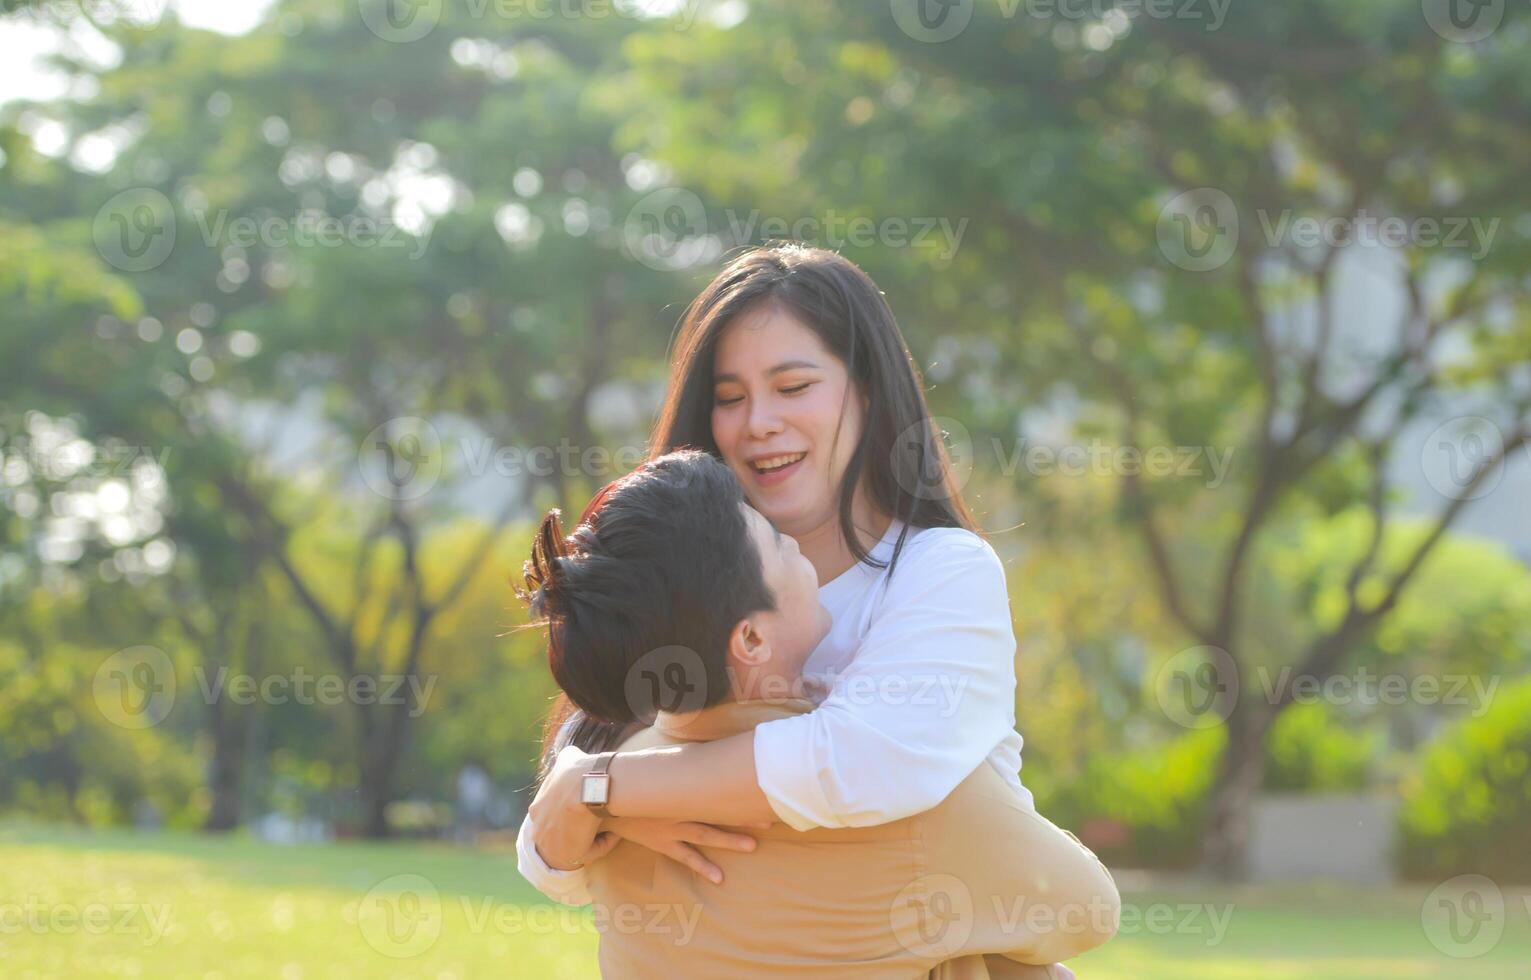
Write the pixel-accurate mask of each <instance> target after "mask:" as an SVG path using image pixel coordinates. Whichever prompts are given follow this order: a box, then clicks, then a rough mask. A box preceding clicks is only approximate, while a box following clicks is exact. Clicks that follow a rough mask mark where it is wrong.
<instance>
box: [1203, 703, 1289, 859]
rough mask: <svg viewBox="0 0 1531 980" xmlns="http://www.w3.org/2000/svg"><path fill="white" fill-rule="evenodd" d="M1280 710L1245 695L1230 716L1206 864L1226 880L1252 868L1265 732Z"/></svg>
mask: <svg viewBox="0 0 1531 980" xmlns="http://www.w3.org/2000/svg"><path fill="white" fill-rule="evenodd" d="M1274 719H1275V713H1274V712H1273V711H1271V710H1270V709H1269V708H1268V707H1267V706H1266V705H1263V704H1261V705H1255V704H1252V703H1251V702H1249V701H1246V700H1243V699H1241V700H1240V701H1239V703H1238V704H1237V705H1236V706H1235V708H1234V710H1233V713H1232V714H1230V715H1229V716H1228V723H1227V731H1228V744H1227V746H1226V747H1225V748H1224V750H1223V757H1222V760H1221V762H1220V763H1219V765H1218V773H1217V781H1216V782H1215V783H1214V784H1213V786H1212V794H1211V798H1210V800H1209V801H1208V812H1207V839H1206V843H1205V846H1204V848H1203V851H1202V870H1203V871H1204V872H1206V873H1208V874H1210V875H1213V876H1214V877H1216V878H1219V879H1221V880H1223V881H1230V882H1231V881H1241V880H1243V879H1244V878H1246V877H1247V874H1248V870H1249V869H1248V849H1249V817H1250V810H1251V809H1252V807H1253V804H1254V799H1255V795H1256V794H1257V793H1258V792H1259V791H1260V784H1261V783H1262V782H1263V781H1264V778H1265V734H1266V732H1268V731H1269V730H1270V725H1271V722H1272V721H1274Z"/></svg>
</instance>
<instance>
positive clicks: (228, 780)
mask: <svg viewBox="0 0 1531 980" xmlns="http://www.w3.org/2000/svg"><path fill="white" fill-rule="evenodd" d="M208 712H209V715H208V717H209V720H210V723H211V724H210V727H211V733H212V737H213V757H212V761H211V762H210V764H209V772H208V779H207V782H208V790H209V791H210V792H211V793H212V797H213V800H212V806H211V808H210V809H209V810H208V814H207V820H206V822H205V823H203V825H202V829H203V830H207V831H213V832H222V831H229V830H233V829H234V828H235V827H238V826H239V810H240V798H241V790H242V788H243V783H244V779H243V777H244V762H245V724H244V717H243V713H242V712H240V711H239V710H238V709H237V707H235V706H233V705H230V704H228V703H227V702H225V701H224V699H223V698H221V697H220V698H214V699H213V700H212V703H211V704H209V705H208Z"/></svg>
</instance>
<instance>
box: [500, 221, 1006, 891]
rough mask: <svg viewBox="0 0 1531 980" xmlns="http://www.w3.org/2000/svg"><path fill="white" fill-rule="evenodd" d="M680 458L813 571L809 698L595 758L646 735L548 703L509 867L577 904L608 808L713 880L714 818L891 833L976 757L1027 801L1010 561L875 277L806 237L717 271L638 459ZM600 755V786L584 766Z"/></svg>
mask: <svg viewBox="0 0 1531 980" xmlns="http://www.w3.org/2000/svg"><path fill="white" fill-rule="evenodd" d="M682 446H694V447H698V448H701V449H705V450H706V451H708V452H710V453H712V454H714V455H715V456H717V457H719V458H721V459H722V460H723V461H724V462H726V463H727V465H728V466H729V467H730V468H731V469H732V471H733V472H734V474H735V475H736V476H737V478H738V480H739V483H740V484H741V485H742V487H743V488H744V492H745V495H746V496H747V497H748V499H749V502H750V504H751V505H752V506H753V507H754V508H755V509H756V510H758V511H759V512H760V513H761V514H762V515H764V516H765V517H766V518H767V519H768V520H769V521H770V522H771V523H772V524H773V525H774V526H775V527H776V528H777V529H778V530H779V531H781V532H782V533H783V534H787V535H790V536H791V537H792V538H794V539H795V540H796V543H797V546H798V548H799V549H800V550H801V552H802V554H803V555H804V556H805V557H807V559H808V560H809V562H811V563H812V565H813V567H814V570H815V572H816V573H817V576H818V581H819V600H820V602H821V603H822V604H823V606H824V607H825V608H827V609H828V610H829V611H830V613H831V614H832V616H833V627H832V629H831V630H830V633H829V635H827V636H826V637H825V638H824V639H823V641H822V642H821V643H820V644H819V645H818V647H816V648H815V650H814V652H813V654H812V656H811V658H810V660H809V662H808V664H807V672H808V673H809V674H810V675H813V676H815V677H817V678H818V679H819V680H820V681H821V685H822V691H823V699H822V701H821V703H820V704H819V706H818V708H817V710H815V711H813V712H811V713H809V714H806V715H802V716H799V717H795V718H787V719H781V720H778V721H771V722H768V723H766V724H763V725H761V726H759V728H757V729H756V730H754V731H753V732H749V733H745V734H742V735H737V736H732V737H729V738H725V739H720V740H717V741H713V742H707V743H699V744H689V745H685V746H680V747H670V748H665V749H662V750H645V751H638V752H619V753H618V754H617V755H616V756H615V757H613V758H606V759H603V757H602V756H601V755H599V754H596V753H594V752H591V751H587V749H600V748H603V747H605V746H606V745H609V744H615V740H616V736H617V733H618V732H619V731H620V730H621V728H622V727H623V726H625V725H628V724H631V723H633V722H634V721H641V720H644V719H642V718H641V712H640V711H639V710H638V709H637V708H636V707H634V706H632V705H626V706H624V705H612V706H610V708H609V710H608V711H607V714H609V715H610V717H604V718H592V717H589V716H588V715H584V716H582V715H574V716H570V715H569V714H568V711H567V707H566V706H565V708H563V709H560V710H558V711H555V714H554V716H553V721H552V724H551V726H550V742H549V746H548V747H549V749H550V752H549V755H548V758H547V760H546V761H547V765H546V768H545V772H544V778H543V781H542V785H541V787H540V790H539V792H538V794H537V798H536V800H535V801H534V802H533V804H532V808H531V811H530V813H529V815H528V818H527V821H526V823H525V824H524V825H523V827H522V832H521V839H520V866H521V868H522V871H523V873H524V874H526V876H527V877H528V878H529V879H531V880H532V881H533V883H534V884H536V885H537V886H538V887H539V888H541V889H542V890H543V891H544V892H545V893H547V894H548V895H549V896H551V897H553V898H556V899H559V900H562V901H568V902H576V903H577V902H581V901H583V900H584V898H583V895H584V889H583V883H582V877H581V872H580V870H579V869H580V868H581V867H582V866H583V864H585V863H586V862H588V861H591V860H594V859H596V858H597V857H599V856H600V855H601V854H603V853H604V852H605V850H607V849H609V847H610V846H611V844H612V843H613V842H612V841H611V839H610V837H609V836H608V837H605V838H602V839H600V840H598V838H597V835H598V834H600V833H601V831H602V829H603V819H609V818H607V817H603V815H602V814H607V815H610V816H615V817H626V818H644V819H642V820H637V821H634V822H635V823H636V824H637V825H639V826H640V827H641V831H623V830H622V829H621V828H620V827H613V828H612V829H613V830H615V831H616V832H617V833H621V834H622V835H623V836H626V837H629V839H632V840H635V841H637V842H638V843H641V844H644V845H645V846H648V847H650V848H652V849H654V850H656V851H659V852H660V853H662V854H666V855H668V856H670V857H673V858H675V859H676V860H678V861H681V862H682V863H684V864H686V865H688V866H689V867H691V868H692V869H693V870H694V871H696V872H697V873H698V874H700V875H703V876H705V877H708V878H710V879H711V880H713V881H721V873H720V872H719V870H718V868H717V867H716V865H714V864H713V863H712V862H711V861H709V860H707V858H706V857H705V856H704V855H703V854H702V853H701V851H699V850H698V849H697V845H699V844H700V845H704V846H723V847H731V848H735V849H744V848H745V847H747V842H743V841H741V839H740V835H738V834H735V833H727V832H724V831H721V830H718V829H717V828H716V827H714V826H711V825H726V826H731V827H736V828H737V827H747V826H748V825H750V824H758V823H771V822H775V821H782V822H785V823H787V824H789V825H790V826H792V827H794V828H797V829H808V828H812V827H852V826H872V825H877V824H881V823H886V822H890V821H893V820H897V819H900V818H902V817H905V816H909V815H911V814H916V813H921V812H924V811H925V810H927V809H929V808H931V807H933V806H935V805H936V804H937V803H939V802H940V801H941V800H942V799H944V798H945V797H946V795H947V794H948V793H950V792H951V790H952V789H953V787H955V786H956V785H957V784H958V782H960V781H961V780H962V779H963V778H964V777H965V776H967V775H968V774H969V773H971V772H973V771H974V769H975V768H976V767H978V766H979V765H991V766H993V767H994V768H995V769H996V770H997V771H998V772H999V773H1000V774H1001V775H1002V776H1003V777H1004V778H1005V779H1006V780H1007V781H1008V782H1009V783H1010V784H1011V785H1012V787H1013V788H1014V790H1015V792H1016V793H1017V794H1018V796H1019V797H1020V798H1021V799H1023V800H1024V801H1025V802H1026V804H1027V805H1028V806H1029V805H1030V794H1029V793H1028V792H1027V791H1026V790H1025V788H1024V787H1023V786H1022V785H1021V782H1020V778H1019V775H1018V770H1019V768H1020V761H1021V758H1020V750H1021V737H1020V735H1019V734H1018V733H1017V732H1016V730H1015V662H1014V659H1015V638H1014V634H1013V632H1012V628H1011V621H1010V606H1009V597H1008V593H1007V591H1006V586H1005V576H1004V569H1003V566H1002V565H1001V563H1000V560H999V558H998V557H997V556H996V555H995V553H994V551H993V549H992V548H991V547H990V546H989V545H988V543H987V542H986V541H984V539H983V538H982V537H980V536H979V534H978V533H977V531H976V528H975V525H974V522H973V520H972V517H971V516H970V514H969V512H968V510H967V508H966V506H965V505H964V504H963V502H962V499H961V496H960V494H959V492H958V488H957V486H956V483H955V481H954V479H953V476H952V473H951V470H950V465H949V462H948V460H947V459H946V456H945V454H944V452H943V450H942V446H941V443H940V436H939V433H938V432H937V431H936V429H935V427H934V425H933V423H932V421H931V418H930V413H929V410H928V408H927V407H926V403H925V398H924V394H923V391H922V385H921V380H920V375H919V372H918V370H917V368H916V366H915V364H914V363H913V360H912V358H911V356H910V354H909V351H908V348H907V346H906V345H905V343H904V340H903V337H902V336H901V334H900V333H899V330H898V326H897V324H896V323H895V321H894V318H893V314H892V312H891V311H890V310H889V308H888V305H887V303H886V301H885V300H884V298H883V296H882V294H881V292H879V291H878V289H877V287H876V285H875V284H874V283H873V282H872V280H871V279H870V278H869V277H868V276H867V275H866V274H865V273H864V272H863V271H862V270H861V269H859V268H858V267H857V266H856V265H854V264H853V263H851V262H850V261H848V260H846V259H844V258H842V257H841V256H839V255H836V254H834V253H832V252H827V251H824V250H822V249H815V248H807V247H802V246H797V245H780V246H774V247H767V248H760V249H755V250H752V251H750V252H747V253H745V254H743V255H741V256H739V257H738V258H736V259H735V260H734V261H732V262H731V263H730V264H729V265H728V266H727V267H726V268H725V269H724V270H723V271H722V272H721V273H720V274H719V275H718V276H717V277H716V278H715V279H714V280H713V281H712V282H711V283H710V284H709V285H708V286H707V287H706V289H704V290H703V291H702V293H701V295H699V296H698V297H697V298H696V300H695V301H694V302H693V303H692V304H691V306H690V307H689V308H688V309H687V311H686V314H685V316H684V319H683V323H682V327H681V331H680V334H679V336H678V338H677V341H676V344H675V349H674V353H673V357H672V362H671V372H670V386H669V392H668V396H667V399H666V402H665V404H664V408H663V411H662V414H661V417H660V419H659V422H658V425H657V426H656V428H655V431H654V434H653V438H652V441H651V445H650V450H651V455H654V456H657V455H660V454H663V453H665V452H669V451H670V450H673V449H675V448H678V447H682ZM581 726H583V727H582V730H579V731H577V729H581ZM603 731H604V733H605V734H604V735H603V734H602V732H603ZM576 735H577V737H573V738H571V736H576ZM581 744H583V745H585V746H586V748H583V749H582V748H580V747H579V746H580V745H581ZM551 750H556V751H551ZM597 760H602V764H603V766H604V768H605V771H604V772H598V773H592V772H591V770H592V768H593V767H594V766H595V765H596V762H597ZM591 787H595V792H596V793H597V795H601V796H603V797H605V799H604V803H601V804H594V803H592V799H591V797H590V795H589V794H590V792H591ZM615 823H617V824H621V823H622V821H615Z"/></svg>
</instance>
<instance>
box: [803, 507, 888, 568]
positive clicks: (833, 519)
mask: <svg viewBox="0 0 1531 980" xmlns="http://www.w3.org/2000/svg"><path fill="white" fill-rule="evenodd" d="M851 523H852V524H854V525H855V527H856V532H857V534H858V535H859V536H860V537H861V546H862V549H863V550H865V551H871V550H872V548H873V547H875V546H876V545H877V542H879V541H881V540H882V536H883V535H884V534H887V533H888V527H889V525H891V524H892V523H893V518H892V517H891V516H889V515H887V514H883V513H879V512H877V511H875V510H873V508H872V506H871V504H869V503H867V502H866V501H865V500H864V499H862V498H861V497H860V496H859V495H858V497H857V499H856V500H855V501H854V502H853V503H852V504H851ZM792 536H793V537H794V538H796V539H797V547H798V550H799V551H801V552H802V553H803V557H804V558H807V559H808V561H809V563H810V564H812V565H813V570H814V571H815V572H816V573H818V576H819V584H820V585H824V584H825V583H826V582H831V581H833V580H835V579H836V578H839V577H840V576H841V575H843V574H845V573H846V572H847V571H849V570H850V568H851V567H852V566H853V565H855V564H856V555H855V553H854V552H852V551H851V548H850V545H849V544H848V543H847V542H846V540H845V535H844V534H843V533H842V532H841V530H840V511H839V509H838V508H836V509H835V510H833V511H831V512H830V513H829V515H828V516H827V517H826V518H825V519H824V520H822V521H820V522H819V523H818V524H817V525H816V526H814V527H812V528H809V529H808V530H806V531H803V532H801V533H799V532H792Z"/></svg>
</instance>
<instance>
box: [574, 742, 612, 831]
mask: <svg viewBox="0 0 1531 980" xmlns="http://www.w3.org/2000/svg"><path fill="white" fill-rule="evenodd" d="M614 755H616V753H615V752H602V753H601V754H600V755H598V756H596V757H595V762H594V763H593V764H592V765H591V766H590V769H589V771H587V772H586V773H585V776H584V781H583V782H582V783H581V784H580V794H579V798H580V802H581V803H583V804H585V806H587V807H589V808H590V812H592V813H594V814H595V815H596V816H598V817H600V818H601V819H602V820H605V819H606V818H607V817H610V816H611V811H609V810H607V809H606V804H607V803H610V802H611V773H609V772H607V769H608V768H609V767H610V766H611V757H612V756H614Z"/></svg>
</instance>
